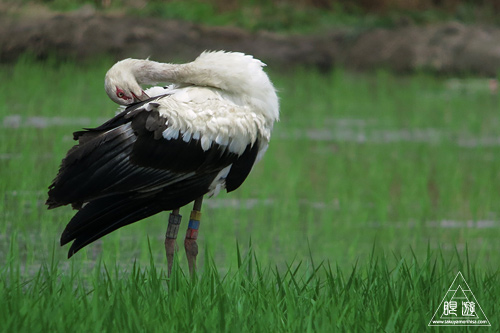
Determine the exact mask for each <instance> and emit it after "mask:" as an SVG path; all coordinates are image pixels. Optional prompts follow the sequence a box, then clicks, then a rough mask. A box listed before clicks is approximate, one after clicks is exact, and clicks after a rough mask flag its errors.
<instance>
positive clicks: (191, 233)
mask: <svg viewBox="0 0 500 333" xmlns="http://www.w3.org/2000/svg"><path fill="white" fill-rule="evenodd" d="M202 201H203V197H200V198H198V199H196V200H195V202H194V207H193V211H192V212H191V217H190V219H189V225H188V229H187V231H186V238H185V239H184V248H185V249H186V257H187V260H188V265H189V273H190V274H191V276H192V275H193V274H194V272H195V270H196V256H197V255H198V244H197V243H196V239H197V238H198V229H199V227H200V220H201V204H202Z"/></svg>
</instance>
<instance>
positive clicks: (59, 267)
mask: <svg viewBox="0 0 500 333" xmlns="http://www.w3.org/2000/svg"><path fill="white" fill-rule="evenodd" d="M111 65H112V64H111V62H109V61H106V60H103V61H98V62H91V63H87V64H78V65H76V64H75V63H73V62H64V63H59V62H56V61H54V60H50V59H49V60H48V61H46V62H34V61H32V60H30V58H29V57H24V58H22V59H20V60H19V61H18V62H17V64H16V65H15V66H1V67H0V77H2V78H4V81H5V82H9V84H8V85H5V86H3V87H2V89H0V101H2V103H0V126H2V130H1V131H0V179H1V182H0V193H1V194H2V196H3V200H1V201H0V219H1V221H2V223H0V236H1V238H2V240H3V241H2V242H0V264H2V265H3V268H2V269H1V270H0V293H1V295H0V300H1V301H0V328H2V329H3V330H5V331H19V330H23V329H26V328H28V327H29V328H33V331H46V330H47V329H49V330H62V329H68V328H69V327H73V328H75V330H76V329H78V328H80V329H85V328H88V327H89V325H91V326H92V327H93V328H95V329H96V330H104V331H105V330H115V329H122V330H134V331H135V330H144V331H150V330H153V331H154V330H158V331H159V330H165V329H166V328H170V327H173V328H174V329H178V330H184V329H188V328H190V329H198V330H221V329H222V330H228V331H234V330H236V329H238V330H240V329H243V330H252V331H262V330H266V331H267V330H269V329H270V330H271V331H275V330H281V331H305V330H319V331H330V330H331V329H332V328H337V329H338V330H366V331H373V330H386V331H408V330H410V331H422V330H424V329H425V328H426V327H427V326H426V325H427V323H428V322H429V321H430V319H431V317H432V315H433V313H434V311H435V309H436V307H437V306H438V304H439V302H440V301H441V298H442V297H443V296H444V293H445V292H446V290H447V288H448V287H449V284H450V283H451V282H452V280H453V278H454V277H455V275H456V273H457V271H459V270H460V271H462V273H464V277H465V279H466V280H467V282H468V283H469V285H470V286H471V288H472V290H473V292H474V294H475V295H476V298H477V299H478V301H479V302H480V303H481V306H482V307H483V310H484V311H485V313H486V315H487V316H488V318H489V319H490V321H491V323H492V325H493V327H498V323H497V321H496V320H495V314H496V313H498V294H499V290H498V285H499V284H498V282H499V281H498V265H497V263H498V262H499V259H500V245H499V242H498V235H499V233H498V230H499V224H498V220H499V218H498V217H499V215H500V206H499V205H498V202H499V199H500V191H499V190H500V158H499V156H500V154H499V153H500V126H499V118H498V110H499V108H498V107H499V97H498V95H497V94H494V93H491V92H490V89H489V82H488V81H487V80H483V79H475V78H463V79H447V78H435V77H433V76H431V75H427V74H425V73H420V74H416V75H412V76H406V77H401V76H395V75H393V74H391V73H388V72H385V71H379V72H375V73H369V74H356V73H349V72H345V71H343V70H342V69H336V70H334V71H332V72H330V73H328V74H320V73H318V72H315V71H311V70H309V69H300V68H298V69H296V70H294V71H290V72H289V73H280V72H273V71H272V69H270V70H271V72H270V76H271V78H272V80H273V82H274V83H275V85H276V87H277V88H278V90H279V95H280V98H281V110H282V116H281V122H280V123H278V124H277V125H276V128H275V131H274V133H273V138H272V141H271V145H270V148H269V150H268V152H267V154H266V156H265V158H264V159H263V161H262V162H260V163H259V164H258V165H257V166H256V167H255V168H254V170H253V172H252V174H251V175H250V177H249V178H248V179H247V181H246V182H245V184H244V185H243V186H242V188H241V189H239V190H238V191H236V192H234V193H231V194H221V195H219V197H217V198H213V199H208V200H206V202H205V203H204V208H203V213H204V215H203V218H202V225H201V229H200V237H199V241H198V243H199V244H200V249H202V251H201V252H202V254H201V255H200V258H199V267H200V276H199V277H198V278H197V279H195V280H194V281H191V280H190V279H189V278H186V277H185V275H184V274H185V273H183V272H184V271H186V265H185V257H184V254H183V253H182V251H181V252H180V253H179V258H178V259H179V262H180V266H176V272H175V274H174V277H173V279H171V280H170V281H167V279H166V277H165V267H166V262H165V257H164V252H163V251H164V249H163V237H164V233H165V230H166V225H167V214H160V215H158V216H155V217H152V218H150V219H148V220H147V221H143V222H140V223H136V224H133V225H130V226H127V227H125V228H123V229H120V230H118V231H116V232H114V233H112V234H110V235H108V236H106V237H105V238H104V239H103V240H101V241H98V242H96V243H93V244H92V245H90V246H88V247H87V248H86V249H84V250H83V251H81V252H80V253H78V254H77V255H76V256H75V257H73V258H72V259H71V260H67V259H65V256H66V250H67V248H59V247H58V245H57V243H58V238H59V235H60V233H61V232H62V230H63V228H64V226H65V224H66V223H67V222H68V221H69V219H70V218H71V217H72V215H73V214H74V211H72V210H71V209H70V208H68V207H64V208H60V209H57V210H53V211H47V210H46V209H45V206H44V201H45V199H46V188H47V186H48V185H49V183H50V181H51V180H52V179H53V177H54V176H55V174H56V172H57V168H58V166H59V163H60V160H61V158H62V157H63V156H64V155H65V153H66V151H67V150H68V149H69V148H70V147H71V146H72V145H73V142H72V135H71V133H72V132H73V131H76V130H79V129H80V128H82V127H91V126H97V125H99V124H100V123H101V122H102V121H104V120H105V119H107V118H109V117H111V116H112V115H113V112H114V110H115V109H116V106H115V105H114V104H113V103H112V102H111V101H109V100H108V98H107V97H106V95H105V92H104V89H103V82H102V81H103V77H104V74H105V72H106V70H107V69H108V68H109V67H110V66H111ZM189 210H190V207H189V208H185V209H184V210H182V211H181V213H182V214H184V216H185V217H187V215H188V214H189ZM184 223H185V222H184ZM184 227H185V224H183V227H182V228H184ZM181 234H182V233H181ZM250 239H251V243H252V244H251V246H241V245H240V246H239V247H237V246H236V242H239V243H240V244H248V243H249V242H250ZM148 240H149V242H148ZM181 244H182V241H180V242H179V245H181ZM240 252H241V254H239V253H240ZM1 316H3V318H2V317H1ZM256 318H258V319H256Z"/></svg>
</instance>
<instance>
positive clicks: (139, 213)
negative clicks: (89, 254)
mask: <svg viewBox="0 0 500 333" xmlns="http://www.w3.org/2000/svg"><path fill="white" fill-rule="evenodd" d="M162 210H163V209H162V207H160V205H159V204H158V201H156V200H151V197H143V198H138V197H136V196H132V197H131V196H125V195H121V196H110V197H106V198H102V199H98V200H94V201H92V202H90V203H88V204H87V205H85V206H84V207H83V208H82V209H81V210H80V211H79V212H78V213H77V214H76V215H75V216H74V217H73V218H72V219H71V221H70V222H69V223H68V225H67V226H66V228H65V229H64V232H63V233H62V235H61V245H65V244H67V243H69V242H71V241H72V240H74V242H73V244H72V245H71V248H70V249H69V252H68V258H70V257H71V256H72V255H73V254H75V253H76V252H78V251H79V250H80V249H82V248H83V247H85V246H86V245H88V244H90V243H92V242H93V241H95V240H97V239H99V238H101V237H102V236H104V235H107V234H109V233H110V232H112V231H114V230H116V229H118V228H121V227H123V226H125V225H128V224H130V223H133V222H136V221H139V220H142V219H144V218H146V217H149V216H152V215H154V214H157V213H159V212H161V211H162Z"/></svg>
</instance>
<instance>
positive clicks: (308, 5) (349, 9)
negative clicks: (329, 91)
mask: <svg viewBox="0 0 500 333" xmlns="http://www.w3.org/2000/svg"><path fill="white" fill-rule="evenodd" d="M0 2H3V3H5V4H7V5H10V6H13V7H16V6H27V7H29V6H31V5H34V4H35V5H38V6H40V5H42V6H47V7H48V8H50V9H51V10H57V11H72V10H77V9H79V8H81V7H82V6H84V5H87V6H89V5H90V6H91V7H92V8H95V9H97V10H98V11H101V12H107V13H115V14H116V13H126V14H128V15H132V16H145V17H157V18H163V19H175V20H184V21H190V22H195V23H200V24H204V25H216V26H220V25H228V26H238V27H240V28H244V29H246V30H250V31H258V30H265V31H279V32H282V33H312V32H314V33H318V32H322V31H326V30H329V29H332V28H339V27H346V26H348V27H350V28H355V29H361V30H363V29H369V28H374V27H388V28H393V27H397V26H401V25H408V24H432V23H437V22H442V21H459V22H464V23H481V24H485V23H488V24H495V25H498V24H500V15H499V14H500V4H499V3H498V1H496V0H481V1H476V0H444V1H443V0H412V1H407V0H391V1H388V0H300V1H297V0H277V1H268V0H210V1H201V0H189V1H182V0H168V1H165V0H21V1H18V0H0Z"/></svg>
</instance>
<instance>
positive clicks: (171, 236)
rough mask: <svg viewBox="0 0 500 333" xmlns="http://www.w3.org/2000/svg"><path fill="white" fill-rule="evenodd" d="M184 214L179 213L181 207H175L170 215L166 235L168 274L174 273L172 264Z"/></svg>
mask: <svg viewBox="0 0 500 333" xmlns="http://www.w3.org/2000/svg"><path fill="white" fill-rule="evenodd" d="M181 219H182V215H180V214H179V208H177V209H174V210H173V211H172V213H170V216H169V217H168V227H167V233H166V235H165V252H166V253H167V265H168V276H170V273H172V264H173V263H174V253H175V251H176V250H177V244H176V243H175V239H176V238H177V233H178V232H179V225H180V224H181Z"/></svg>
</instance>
